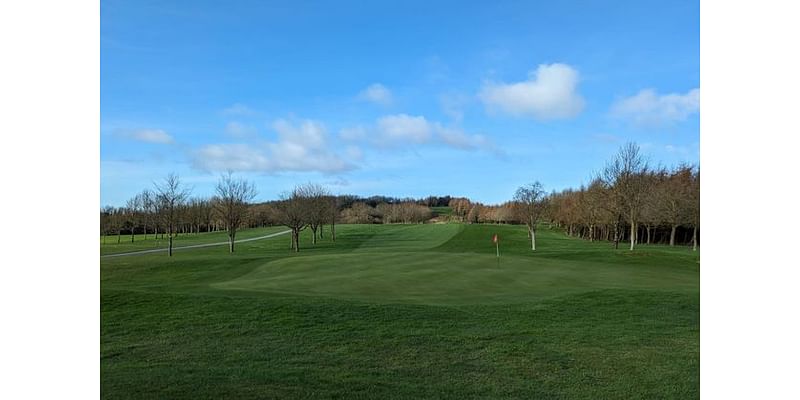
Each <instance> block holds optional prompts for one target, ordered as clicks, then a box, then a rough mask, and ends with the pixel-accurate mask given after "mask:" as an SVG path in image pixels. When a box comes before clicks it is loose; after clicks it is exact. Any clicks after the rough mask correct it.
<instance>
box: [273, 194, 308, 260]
mask: <svg viewBox="0 0 800 400" xmlns="http://www.w3.org/2000/svg"><path fill="white" fill-rule="evenodd" d="M307 205H308V196H307V194H306V190H305V188H304V187H302V186H298V187H295V188H294V190H292V192H291V193H289V194H284V195H282V196H281V200H279V201H277V202H275V203H274V204H273V208H274V209H275V213H274V214H275V218H276V219H277V220H278V222H279V223H280V224H281V225H284V226H286V227H287V228H289V229H291V230H292V250H294V251H295V252H300V232H301V231H302V230H303V229H305V228H306V227H307V226H308V207H307Z"/></svg>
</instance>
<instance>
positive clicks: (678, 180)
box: [101, 143, 700, 255]
mask: <svg viewBox="0 0 800 400" xmlns="http://www.w3.org/2000/svg"><path fill="white" fill-rule="evenodd" d="M190 192H191V190H190V189H188V188H186V187H185V186H183V185H182V184H181V182H180V180H179V178H178V177H177V176H176V175H169V176H167V178H166V179H164V181H163V182H160V183H157V184H155V185H154V188H153V190H144V191H142V192H141V193H140V194H138V195H136V196H134V197H133V198H132V199H131V200H129V201H128V202H127V204H126V206H125V207H121V208H118V209H114V208H106V209H104V210H103V211H102V212H101V229H102V232H103V233H104V234H108V233H110V232H116V233H117V236H118V239H117V241H118V242H119V241H120V237H121V232H123V231H126V232H129V233H130V234H131V241H133V240H134V233H135V232H136V231H137V230H138V231H140V232H144V233H145V237H146V235H147V233H148V232H149V231H152V232H153V233H154V234H158V233H161V235H162V237H163V235H164V234H166V235H167V236H168V238H169V254H170V255H172V244H173V237H174V236H175V235H176V234H178V233H179V232H195V233H197V232H200V231H201V229H203V228H204V229H205V231H210V230H212V229H215V230H216V229H219V228H220V227H222V228H223V229H225V230H226V231H227V232H228V239H229V249H230V252H234V244H235V238H236V232H237V231H238V230H239V229H240V228H241V227H243V226H267V225H283V226H286V227H288V228H289V229H290V230H291V236H292V249H293V250H294V251H300V242H299V237H300V233H301V232H302V231H303V230H304V229H306V228H308V229H310V230H311V231H312V241H313V243H314V244H316V243H317V240H318V239H321V238H323V235H324V229H323V227H324V226H325V225H328V226H329V227H330V235H331V239H332V240H333V241H335V240H336V230H335V229H336V223H337V222H339V221H342V222H344V223H353V224H368V223H422V222H425V221H428V220H430V219H431V217H432V216H433V213H432V211H431V208H430V206H429V205H434V204H435V205H436V206H439V205H440V204H447V205H448V206H449V207H450V208H451V209H452V216H451V218H452V219H456V220H459V221H463V222H468V223H511V224H524V225H525V226H526V228H527V232H528V237H529V238H530V241H531V250H536V228H537V226H538V225H539V223H540V222H543V221H546V222H550V223H552V224H556V225H557V226H560V227H563V228H564V229H565V231H566V232H567V234H569V235H574V236H579V237H582V238H585V239H587V240H590V241H594V240H608V241H612V242H613V243H614V246H615V248H618V247H619V243H620V241H622V240H624V239H625V238H626V237H627V238H628V239H629V240H630V250H634V249H635V247H636V244H637V243H640V242H645V241H646V242H647V243H651V242H652V241H654V239H655V238H657V237H661V238H664V237H666V233H665V232H668V237H669V240H668V242H669V244H670V245H672V246H674V245H675V244H676V243H677V242H679V239H678V236H679V235H678V233H679V231H681V230H683V231H684V232H685V231H686V230H687V229H690V230H691V232H692V240H691V242H692V244H693V248H695V249H696V248H697V244H698V229H699V225H700V171H699V169H696V168H695V167H693V166H690V165H679V166H677V167H675V168H673V169H666V168H652V167H650V166H649V164H648V162H647V160H646V159H645V157H644V156H643V155H642V153H641V150H640V149H639V147H638V146H637V145H635V144H633V143H630V144H627V145H625V146H624V147H622V148H621V149H620V151H619V153H618V154H617V155H616V156H615V157H614V159H612V160H611V161H610V162H608V163H607V164H606V166H605V168H604V169H603V170H602V171H601V172H600V173H599V174H597V176H596V177H595V178H594V179H593V180H592V181H591V182H590V183H589V185H588V186H581V187H580V188H579V189H577V190H575V189H567V190H564V191H561V192H559V193H555V192H553V193H551V194H549V195H548V194H546V192H545V190H544V187H543V186H542V184H541V183H539V182H534V183H532V184H530V185H525V186H522V187H520V188H519V189H517V191H516V192H515V193H514V196H513V199H512V200H511V201H509V202H506V203H504V204H500V205H484V204H481V203H473V202H471V201H470V200H469V199H467V198H464V197H451V196H444V197H435V196H430V197H428V198H425V199H419V200H415V199H410V198H407V199H398V198H392V197H386V196H372V197H369V198H360V197H357V196H351V195H344V196H334V195H331V194H330V193H329V192H328V191H327V190H326V189H325V188H324V187H322V186H320V185H317V184H311V183H309V184H305V185H300V186H297V187H296V188H295V189H294V190H292V191H291V192H289V193H286V194H284V195H282V196H281V197H280V199H279V200H276V201H271V202H266V203H260V204H251V203H252V201H253V199H254V198H255V196H256V190H255V187H254V186H253V184H252V183H250V182H247V181H245V180H242V179H235V178H234V177H233V175H232V174H231V173H228V174H226V175H223V176H221V177H220V179H219V182H218V183H217V186H216V193H215V196H214V197H212V198H208V199H205V198H194V199H190V198H189V194H190ZM445 201H446V203H444V202H445ZM662 240H665V239H662ZM684 242H685V240H684Z"/></svg>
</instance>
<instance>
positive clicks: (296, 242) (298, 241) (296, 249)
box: [294, 230, 300, 253]
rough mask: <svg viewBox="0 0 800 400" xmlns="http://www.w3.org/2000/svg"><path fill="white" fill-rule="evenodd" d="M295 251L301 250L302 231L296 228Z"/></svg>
mask: <svg viewBox="0 0 800 400" xmlns="http://www.w3.org/2000/svg"><path fill="white" fill-rule="evenodd" d="M294 251H295V253H299V252H300V231H299V230H295V232H294Z"/></svg>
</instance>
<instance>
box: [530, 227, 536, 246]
mask: <svg viewBox="0 0 800 400" xmlns="http://www.w3.org/2000/svg"><path fill="white" fill-rule="evenodd" d="M530 231H531V250H532V251H536V230H534V229H531V230H530Z"/></svg>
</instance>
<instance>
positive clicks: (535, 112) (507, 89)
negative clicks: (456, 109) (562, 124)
mask: <svg viewBox="0 0 800 400" xmlns="http://www.w3.org/2000/svg"><path fill="white" fill-rule="evenodd" d="M578 80H579V76H578V71H576V70H575V69H574V68H572V67H570V66H569V65H566V64H549V65H548V64H542V65H539V67H538V68H537V69H536V71H531V72H530V73H529V76H528V80H526V81H523V82H517V83H509V84H505V83H487V84H484V86H483V88H482V89H481V91H480V93H479V94H478V97H479V98H480V99H481V100H482V101H483V103H484V104H485V105H486V107H487V109H488V110H490V111H492V112H493V111H495V110H498V111H502V112H505V113H508V114H511V115H515V116H526V117H533V118H536V119H540V120H546V119H562V118H571V117H574V116H576V115H578V114H579V113H580V112H581V111H583V108H584V105H585V101H584V100H583V97H581V96H580V94H578V92H577V87H578Z"/></svg>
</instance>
